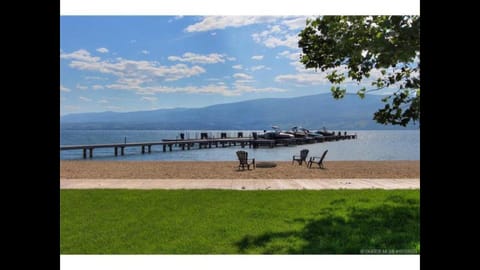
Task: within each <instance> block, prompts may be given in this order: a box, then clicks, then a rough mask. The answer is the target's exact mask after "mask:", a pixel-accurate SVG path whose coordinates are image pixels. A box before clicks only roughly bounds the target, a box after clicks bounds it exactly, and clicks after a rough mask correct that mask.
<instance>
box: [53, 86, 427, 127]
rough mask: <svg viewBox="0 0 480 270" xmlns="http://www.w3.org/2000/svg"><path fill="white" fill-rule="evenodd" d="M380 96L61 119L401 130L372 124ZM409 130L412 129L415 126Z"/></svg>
mask: <svg viewBox="0 0 480 270" xmlns="http://www.w3.org/2000/svg"><path fill="white" fill-rule="evenodd" d="M381 98H382V96H378V95H366V96H365V98H364V99H360V98H358V97H357V96H356V95H346V96H345V98H344V99H341V100H335V99H333V98H332V96H331V95H330V94H319V95H312V96H303V97H295V98H268V99H257V100H249V101H243V102H236V103H228V104H219V105H213V106H208V107H204V108H196V109H187V108H181V109H161V110H154V111H138V112H125V113H117V112H101V113H80V114H69V115H65V116H63V117H61V118H60V124H61V127H62V128H63V129H169V130H175V129H200V130H201V129H205V130H206V129H220V130H221V129H232V130H237V129H238V130H241V129H247V130H249V129H260V130H262V129H270V127H271V126H272V125H276V126H279V127H280V128H282V129H289V128H290V127H293V126H303V127H306V128H310V129H318V128H321V127H323V126H325V127H327V128H328V129H336V130H338V129H399V128H402V127H395V126H383V125H379V124H377V123H376V122H375V121H373V120H372V117H373V113H374V112H375V111H377V110H378V109H379V108H380V107H383V105H382V104H383V103H382V102H381ZM417 127H418V126H411V127H410V128H417Z"/></svg>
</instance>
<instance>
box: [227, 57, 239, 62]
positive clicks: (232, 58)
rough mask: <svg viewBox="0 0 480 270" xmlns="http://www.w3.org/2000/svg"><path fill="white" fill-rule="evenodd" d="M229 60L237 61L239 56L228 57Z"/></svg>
mask: <svg viewBox="0 0 480 270" xmlns="http://www.w3.org/2000/svg"><path fill="white" fill-rule="evenodd" d="M227 60H228V61H235V60H237V58H235V57H227Z"/></svg>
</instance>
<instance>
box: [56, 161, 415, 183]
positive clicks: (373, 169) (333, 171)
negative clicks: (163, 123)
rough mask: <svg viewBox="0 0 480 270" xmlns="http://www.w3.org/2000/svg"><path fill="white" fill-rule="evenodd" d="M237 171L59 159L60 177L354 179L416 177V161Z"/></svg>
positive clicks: (227, 166)
mask: <svg viewBox="0 0 480 270" xmlns="http://www.w3.org/2000/svg"><path fill="white" fill-rule="evenodd" d="M275 163H276V164H277V166H276V167H274V168H257V169H255V170H250V171H248V170H245V171H242V170H240V171H239V170H238V162H236V161H221V162H194V161H188V162H183V161H182V162H181V161H65V160H63V161H61V162H60V178H61V179H355V178H369V179H371V178H374V179H377V178H378V179H388V178H397V179H398V178H420V161H419V160H415V161H326V162H325V167H326V169H318V167H317V166H316V165H315V164H314V165H313V166H312V169H308V168H307V167H306V166H305V165H303V166H299V165H298V164H297V163H295V164H294V165H292V163H291V162H283V161H282V162H275Z"/></svg>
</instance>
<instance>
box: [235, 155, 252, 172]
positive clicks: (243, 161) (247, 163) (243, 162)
mask: <svg viewBox="0 0 480 270" xmlns="http://www.w3.org/2000/svg"><path fill="white" fill-rule="evenodd" d="M237 157H238V161H239V162H240V163H239V164H238V169H239V170H240V168H242V170H245V166H246V167H247V170H250V165H253V169H255V159H254V158H252V159H249V158H248V152H246V151H237Z"/></svg>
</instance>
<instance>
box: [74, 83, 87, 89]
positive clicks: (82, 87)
mask: <svg viewBox="0 0 480 270" xmlns="http://www.w3.org/2000/svg"><path fill="white" fill-rule="evenodd" d="M75 87H77V89H80V90H87V89H88V86H85V85H81V84H78V83H77V85H76V86H75Z"/></svg>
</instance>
